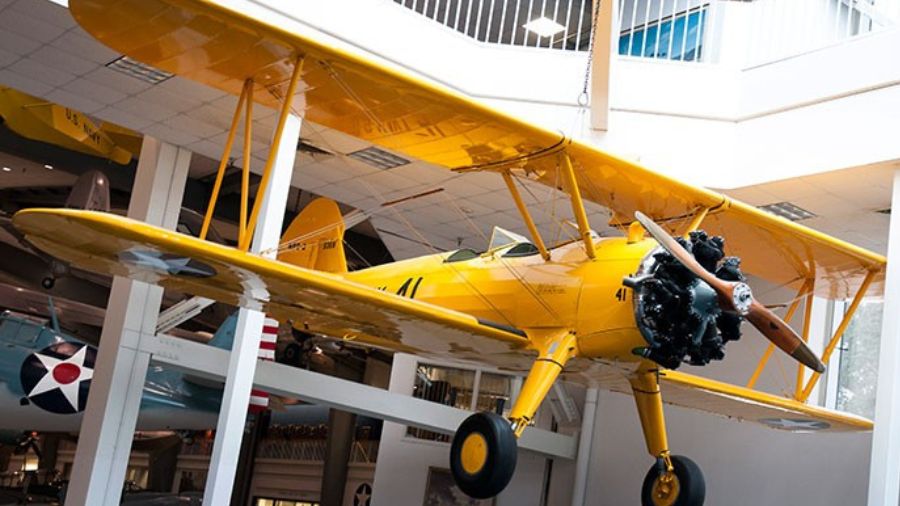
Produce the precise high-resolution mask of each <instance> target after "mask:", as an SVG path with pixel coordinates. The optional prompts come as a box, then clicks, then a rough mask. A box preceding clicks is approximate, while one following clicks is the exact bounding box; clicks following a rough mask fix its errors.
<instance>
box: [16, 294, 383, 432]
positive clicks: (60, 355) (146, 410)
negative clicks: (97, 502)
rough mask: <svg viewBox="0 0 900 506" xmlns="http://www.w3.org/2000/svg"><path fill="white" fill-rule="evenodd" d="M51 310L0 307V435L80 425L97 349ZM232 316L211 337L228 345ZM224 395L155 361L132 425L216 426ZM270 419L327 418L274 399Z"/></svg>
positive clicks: (302, 421) (312, 421)
mask: <svg viewBox="0 0 900 506" xmlns="http://www.w3.org/2000/svg"><path fill="white" fill-rule="evenodd" d="M46 301H47V299H46V298H45V303H46ZM69 304H71V303H69ZM45 311H46V308H45ZM49 312H50V323H49V324H47V323H45V321H44V318H40V317H35V316H32V315H28V314H21V313H16V312H12V311H3V312H0V347H2V348H3V350H4V352H3V354H2V355H0V411H2V412H3V417H0V436H3V437H0V440H3V441H7V440H11V439H10V437H9V436H14V437H13V438H12V439H15V438H16V437H18V435H21V434H22V431H23V430H25V429H27V430H28V431H39V432H77V431H78V429H79V427H80V425H81V417H82V413H83V411H84V408H85V406H86V403H87V397H88V395H89V394H90V385H91V379H92V378H93V370H94V364H95V361H96V357H97V349H96V347H95V346H94V345H92V344H91V343H88V342H85V341H84V340H82V339H80V338H78V337H75V336H73V335H71V334H69V333H67V332H66V331H65V330H64V329H63V328H61V327H60V323H59V319H58V318H57V315H60V316H62V315H63V314H65V313H60V311H59V308H58V307H56V303H55V302H51V303H50V310H49ZM101 312H102V310H101ZM32 313H36V311H32ZM100 318H101V319H102V315H101V316H100ZM235 321H236V315H231V316H229V317H228V318H226V319H225V321H224V322H223V323H222V325H221V326H220V327H219V329H218V330H217V331H216V333H215V334H214V335H213V337H212V339H210V341H209V343H208V344H209V345H210V346H214V347H217V348H222V349H230V348H231V343H232V342H233V339H234V331H235ZM221 398H222V386H221V385H220V384H217V383H215V382H210V381H207V380H202V379H200V378H193V377H191V376H190V375H186V374H184V373H181V372H178V371H171V370H167V369H165V368H161V367H153V368H151V369H150V371H149V372H148V374H147V380H146V383H145V384H144V395H143V398H142V400H141V411H140V416H139V417H138V425H137V429H138V430H140V431H145V432H146V431H171V430H179V431H180V430H207V429H213V428H215V426H216V414H217V413H218V411H219V406H220V403H221ZM257 405H258V406H265V405H268V403H261V404H257ZM251 411H258V410H253V409H252V408H251ZM271 419H272V421H273V422H274V423H278V424H293V425H319V424H326V423H327V421H328V409H327V408H322V407H319V406H313V405H309V404H297V403H285V400H281V399H279V400H278V404H277V405H276V406H275V409H274V411H273V413H272V417H271ZM361 424H363V425H369V426H371V425H372V420H371V419H369V418H366V417H363V418H362V419H361Z"/></svg>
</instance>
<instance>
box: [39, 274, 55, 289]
mask: <svg viewBox="0 0 900 506" xmlns="http://www.w3.org/2000/svg"><path fill="white" fill-rule="evenodd" d="M41 286H42V287H44V289H45V290H52V289H53V287H54V286H56V278H53V277H50V276H47V277H46V278H44V279H42V280H41Z"/></svg>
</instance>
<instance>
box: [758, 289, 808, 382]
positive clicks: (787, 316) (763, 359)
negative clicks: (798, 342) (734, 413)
mask: <svg viewBox="0 0 900 506" xmlns="http://www.w3.org/2000/svg"><path fill="white" fill-rule="evenodd" d="M808 292H812V283H811V282H810V280H809V279H807V280H806V281H804V282H803V285H802V286H801V287H800V290H799V291H797V296H796V297H794V302H792V303H791V306H790V307H789V308H788V310H787V313H785V315H784V321H785V323H789V322H790V321H791V318H793V317H794V313H796V312H797V308H799V307H800V302H801V301H802V300H803V297H804V296H806V294H807V293H808ZM774 351H775V344H774V343H769V347H768V348H766V351H765V353H763V356H762V357H761V358H760V359H759V364H757V366H756V370H755V371H753V375H751V376H750V380H749V381H747V388H753V386H754V385H756V381H757V380H758V379H759V376H760V374H762V372H763V369H765V368H766V364H767V363H769V358H770V357H771V356H772V352H774Z"/></svg>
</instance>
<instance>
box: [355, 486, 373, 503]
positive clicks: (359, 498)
mask: <svg viewBox="0 0 900 506" xmlns="http://www.w3.org/2000/svg"><path fill="white" fill-rule="evenodd" d="M371 500H372V485H369V484H368V483H362V484H360V486H358V487H356V492H355V493H354V494H353V506H369V504H370V501H371Z"/></svg>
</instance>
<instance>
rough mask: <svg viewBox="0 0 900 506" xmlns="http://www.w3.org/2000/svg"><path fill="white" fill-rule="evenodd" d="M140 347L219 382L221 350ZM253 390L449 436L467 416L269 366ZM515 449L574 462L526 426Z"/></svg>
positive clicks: (162, 344)
mask: <svg viewBox="0 0 900 506" xmlns="http://www.w3.org/2000/svg"><path fill="white" fill-rule="evenodd" d="M146 347H147V348H146V349H147V351H150V352H151V353H152V355H151V362H152V363H155V364H158V365H165V366H170V367H173V368H176V369H179V370H181V371H184V372H186V373H190V374H192V375H195V376H199V377H202V378H206V379H210V380H214V381H222V380H223V379H224V378H225V374H226V372H227V371H226V369H227V366H228V355H229V352H228V351H227V350H222V349H219V348H213V347H211V346H207V345H205V344H200V343H195V342H192V341H188V340H186V339H181V338H178V337H172V336H168V335H163V334H159V335H157V336H156V337H155V338H154V339H152V340H147V341H146ZM253 386H254V388H259V389H261V390H265V391H267V392H269V393H272V394H275V395H280V396H283V397H289V398H297V399H300V400H303V401H306V402H311V403H313V404H320V405H322V406H326V407H329V408H334V409H340V410H344V411H350V412H352V413H357V414H360V415H364V416H371V417H374V418H380V419H382V420H385V421H388V422H396V423H401V424H404V425H411V426H414V427H418V428H421V429H426V430H430V431H433V432H440V433H442V434H453V433H454V432H455V431H456V429H457V427H459V425H460V424H461V423H462V422H463V420H465V419H466V418H467V417H468V416H470V415H471V414H472V413H471V412H470V411H466V410H462V409H457V408H453V407H450V406H445V405H443V404H438V403H435V402H429V401H426V400H423V399H417V398H415V397H412V396H409V395H401V394H396V393H391V392H389V391H387V390H384V389H381V388H375V387H371V386H368V385H362V384H359V383H354V382H352V381H347V380H343V379H339V378H335V377H333V376H326V375H324V374H319V373H315V372H312V371H307V370H304V369H299V368H296V367H291V366H288V365H284V364H278V363H275V362H266V361H258V362H257V364H256V375H255V376H254V379H253ZM519 447H520V448H524V449H526V450H531V451H534V452H538V453H541V454H544V455H548V456H550V457H559V458H565V459H574V458H575V455H576V447H577V442H576V440H575V439H574V438H572V437H570V436H566V435H563V434H558V433H556V432H550V431H547V430H543V429H538V428H535V427H530V428H529V429H528V430H526V431H525V433H524V434H523V435H522V437H521V438H520V439H519Z"/></svg>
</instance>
